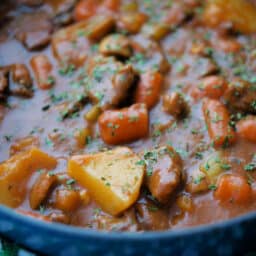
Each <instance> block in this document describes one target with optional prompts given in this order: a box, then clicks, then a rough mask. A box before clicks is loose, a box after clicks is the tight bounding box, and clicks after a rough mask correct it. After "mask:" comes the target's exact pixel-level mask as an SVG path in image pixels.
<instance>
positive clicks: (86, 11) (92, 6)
mask: <svg viewBox="0 0 256 256" xmlns="http://www.w3.org/2000/svg"><path fill="white" fill-rule="evenodd" d="M97 8H98V1H95V0H81V1H80V2H79V3H78V4H77V5H76V8H75V11H74V16H75V20H76V21H81V20H86V19H89V18H91V17H92V16H94V15H95V14H96V12H97Z"/></svg>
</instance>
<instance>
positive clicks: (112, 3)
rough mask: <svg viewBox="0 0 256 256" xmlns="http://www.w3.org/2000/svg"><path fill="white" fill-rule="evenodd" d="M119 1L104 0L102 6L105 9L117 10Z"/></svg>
mask: <svg viewBox="0 0 256 256" xmlns="http://www.w3.org/2000/svg"><path fill="white" fill-rule="evenodd" d="M120 5H121V1H120V0H105V1H104V2H103V6H105V7H106V8H107V9H109V10H111V11H113V12H117V11H118V10H119V8H120Z"/></svg>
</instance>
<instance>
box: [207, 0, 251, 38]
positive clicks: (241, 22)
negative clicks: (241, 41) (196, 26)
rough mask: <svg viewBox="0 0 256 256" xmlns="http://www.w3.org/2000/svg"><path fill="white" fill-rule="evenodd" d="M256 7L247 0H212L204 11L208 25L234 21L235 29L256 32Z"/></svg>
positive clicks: (213, 25)
mask: <svg viewBox="0 0 256 256" xmlns="http://www.w3.org/2000/svg"><path fill="white" fill-rule="evenodd" d="M255 17H256V7H255V6H254V5H253V4H252V3H250V2H249V1H245V0H226V1H223V0H210V1H208V2H207V4H206V7H205V12H204V20H205V23H206V24H207V25H210V26H212V27H216V26H218V25H220V24H221V23H224V22H232V25H233V27H234V29H236V30H238V31H239V32H242V33H255V32H256V23H255Z"/></svg>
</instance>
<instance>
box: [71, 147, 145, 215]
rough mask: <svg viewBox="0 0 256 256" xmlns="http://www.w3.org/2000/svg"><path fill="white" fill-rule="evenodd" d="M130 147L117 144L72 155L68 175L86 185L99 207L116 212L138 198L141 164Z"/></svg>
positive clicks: (112, 212)
mask: <svg viewBox="0 0 256 256" xmlns="http://www.w3.org/2000/svg"><path fill="white" fill-rule="evenodd" d="M139 160H140V159H139V157H137V156H136V155H135V154H134V153H133V152H132V151H131V150H130V149H129V148H127V147H119V148H116V149H114V150H110V151H107V152H103V153H97V154H92V155H78V156H73V157H71V159H70V160H69V163H68V173H69V175H70V176H71V177H72V178H74V179H76V180H77V182H78V183H80V184H81V185H82V186H84V187H85V188H86V189H88V191H89V193H90V195H91V197H92V198H93V199H94V200H95V201H96V202H97V203H98V204H99V205H100V207H101V208H102V209H103V210H104V211H106V212H108V213H110V214H112V215H117V214H119V213H121V212H123V211H124V210H126V209H127V208H129V207H130V206H131V205H132V204H133V203H134V202H135V201H136V200H137V198H138V195H139V191H140V187H141V184H142V180H143V176H144V167H143V166H141V165H139V164H136V163H137V162H139Z"/></svg>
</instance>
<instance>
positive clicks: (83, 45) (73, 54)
mask: <svg viewBox="0 0 256 256" xmlns="http://www.w3.org/2000/svg"><path fill="white" fill-rule="evenodd" d="M89 49H90V43H89V41H88V38H87V22H85V21H82V22H79V23H77V24H75V25H70V26H68V27H65V28H63V29H60V30H59V31H57V32H56V33H55V34H54V35H53V38H52V51H53V54H54V56H55V58H57V60H58V61H59V63H60V64H63V63H64V64H66V65H70V64H72V65H74V66H76V67H77V66H81V65H83V64H84V61H85V60H86V58H87V56H88V51H89Z"/></svg>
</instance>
